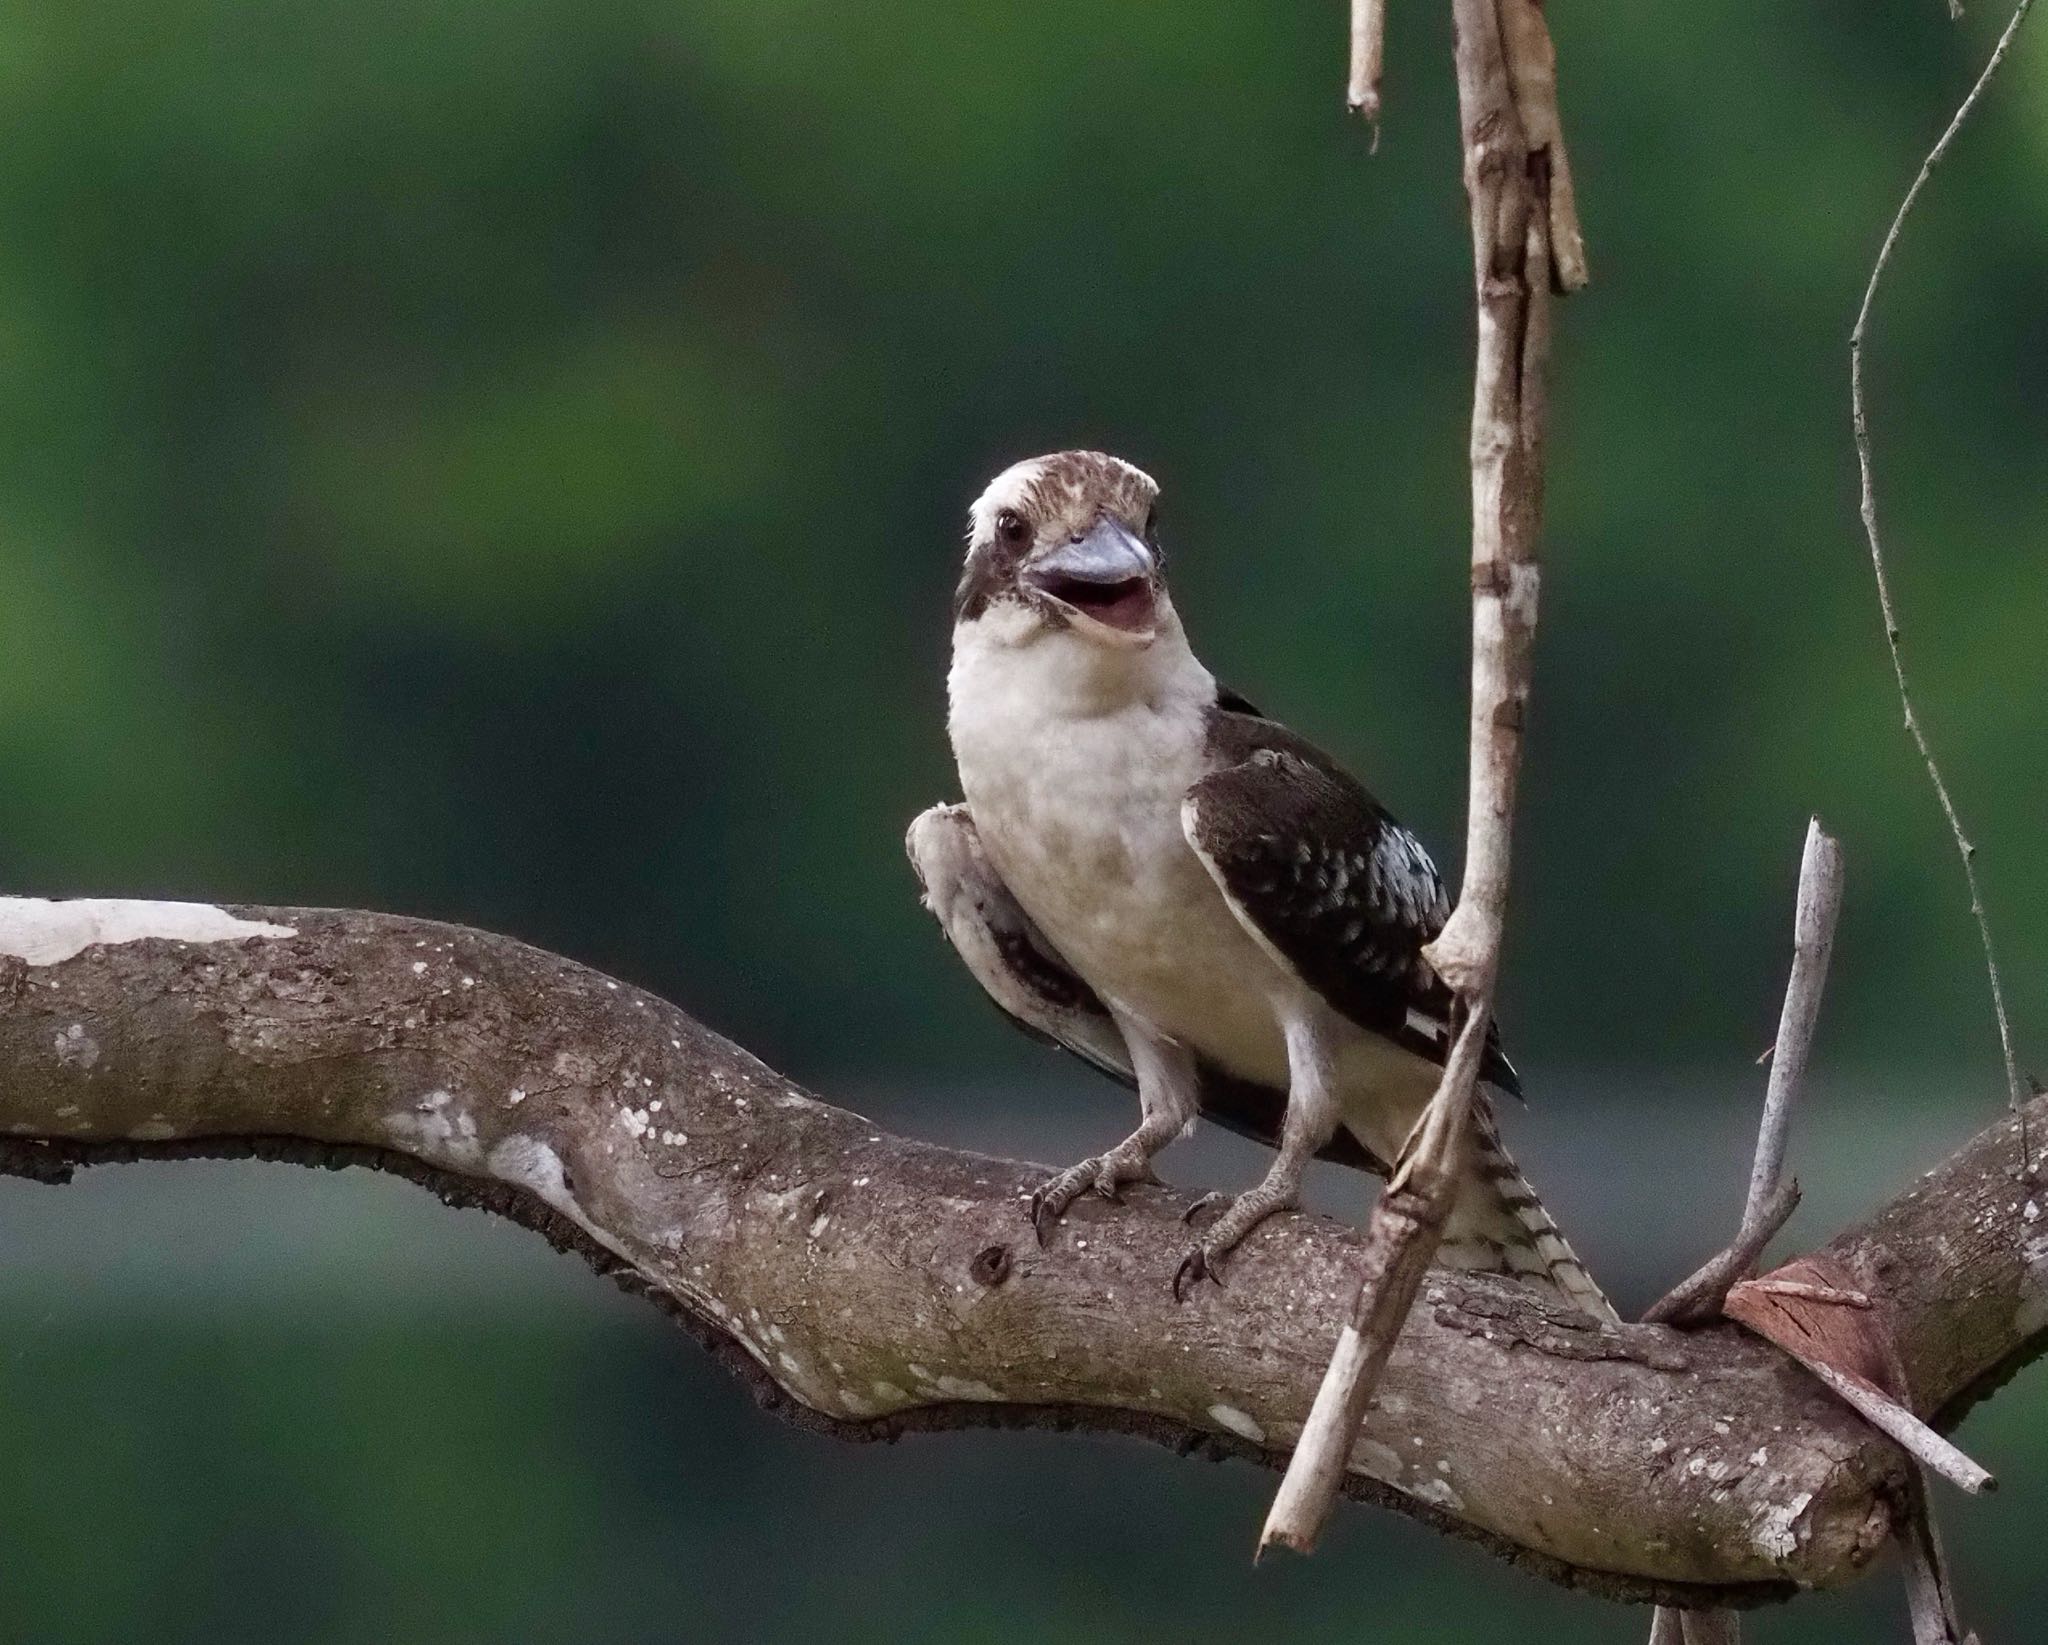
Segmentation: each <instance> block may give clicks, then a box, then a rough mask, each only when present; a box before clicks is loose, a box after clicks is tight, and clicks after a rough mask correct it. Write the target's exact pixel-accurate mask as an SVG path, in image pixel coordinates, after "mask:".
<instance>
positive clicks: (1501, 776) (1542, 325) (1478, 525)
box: [1259, 0, 1576, 1552]
mask: <svg viewBox="0 0 2048 1645" xmlns="http://www.w3.org/2000/svg"><path fill="white" fill-rule="evenodd" d="M1451 10H1452V19H1453V22H1454V23H1455V25H1456V34H1457V75H1458V111H1459V118H1460V127H1461V131H1462V135H1463V143H1464V177H1465V189H1466V193H1467V195H1468V197H1469V199H1470V203H1471V213H1472V253H1473V272H1474V285H1475V288H1476V291H1477V299H1478V314H1479V327H1478V332H1479V335H1478V349H1477V363H1476V366H1475V369H1474V374H1473V403H1472V452H1471V457H1472V640H1473V650H1472V709H1471V726H1470V736H1471V761H1470V774H1469V798H1468V800H1467V821H1466V845H1465V874H1464V882H1463V885H1462V887H1461V888H1460V891H1459V897H1458V905H1457V907H1456V908H1455V909H1454V910H1453V911H1452V914H1451V917H1450V919H1449V921H1448V922H1447V923H1446V924H1445V926H1444V929H1443V930H1442V931H1441V932H1440V933H1439V934H1438V936H1437V938H1436V940H1435V942H1433V943H1431V944H1430V945H1429V947H1428V948H1427V949H1425V950H1424V952H1425V954H1426V955H1427V956H1428V958H1429V961H1430V963H1431V964H1432V965H1433V966H1435V967H1436V969H1437V971H1438V973H1439V974H1440V975H1442V977H1443V978H1444V980H1445V982H1447V983H1448V984H1449V985H1450V987H1451V988H1452V990H1453V991H1454V993H1455V994H1456V996H1457V1000H1458V1005H1459V1012H1458V1022H1459V1030H1458V1037H1457V1040H1456V1043H1455V1044H1454V1045H1453V1047H1452V1049H1451V1055H1450V1057H1449V1059H1448V1060H1447V1062H1446V1063H1445V1066H1444V1073H1443V1079H1442V1082H1441V1083H1440V1084H1439V1085H1438V1087H1437V1091H1436V1095H1435V1096H1434V1097H1433V1098H1432V1099H1431V1100H1430V1106H1429V1109H1428V1111H1427V1113H1426V1114H1425V1115H1424V1118H1423V1122H1422V1124H1421V1126H1420V1127H1419V1128H1418V1131H1417V1134H1416V1135H1415V1136H1413V1137H1411V1138H1410V1139H1409V1143H1408V1146H1407V1148H1406V1149H1405V1150H1404V1152H1403V1157H1402V1161H1401V1165H1400V1169H1398V1170H1397V1171H1396V1172H1395V1173H1394V1178H1393V1180H1392V1181H1391V1182H1390V1183H1389V1184H1388V1185H1387V1191H1386V1193H1385V1194H1383V1195H1382V1196H1381V1197H1380V1201H1379V1204H1378V1205H1377V1206H1375V1207H1374V1210H1373V1215H1372V1220H1371V1222H1370V1224H1369V1226H1368V1228H1367V1233H1366V1253H1365V1261H1364V1264H1363V1275H1362V1282H1361V1284H1360V1286H1359V1290H1358V1294H1357V1297H1356V1299H1355V1301H1354V1303H1353V1305H1352V1310H1351V1314H1350V1318H1349V1320H1348V1321H1347V1323H1346V1325H1345V1327H1344V1329H1343V1332H1342V1334H1341V1336H1340V1337H1339V1339H1338V1344H1337V1349H1336V1352H1335V1354H1334V1355H1333V1356H1332V1358H1331V1361H1330V1368H1329V1370H1328V1371H1327V1372H1325V1373H1324V1377H1323V1383H1322V1387H1321V1388H1320V1389H1319V1391H1318V1392H1317V1394H1316V1399H1315V1404H1314V1406H1313V1408H1312V1409H1311V1411H1310V1413H1309V1420H1308V1423H1307V1425H1306V1426H1305V1427H1304V1429H1303V1431H1302V1436H1301V1439H1300V1441H1299V1442H1298V1443H1297V1445H1296V1447H1295V1452H1294V1456H1293V1459H1292V1460H1291V1461H1290V1462H1289V1464H1288V1469H1287V1476H1286V1478H1285V1479H1284V1480H1282V1481H1281V1485H1280V1490H1279V1493H1278V1494H1277V1495H1276V1496H1275V1498H1274V1501H1273V1507H1272V1511H1271V1512H1270V1513H1269V1514H1268V1515H1267V1517H1266V1525H1265V1529H1264V1531H1263V1533H1262V1534H1261V1536H1260V1539H1259V1547H1260V1550H1261V1551H1263V1550H1264V1549H1266V1548H1267V1547H1269V1546H1272V1545H1273V1544H1275V1543H1278V1544H1280V1545H1282V1546H1285V1547H1290V1548H1294V1549H1296V1550H1298V1551H1300V1552H1307V1551H1308V1550H1309V1549H1310V1548H1312V1547H1313V1546H1314V1545H1315V1539H1316V1537H1317V1535H1318V1534H1319V1533H1320V1531H1321V1529H1322V1526H1323V1522H1324V1521H1325V1520H1326V1519H1327V1518H1328V1517H1329V1512H1330V1508H1331V1506H1332V1504H1333V1503H1334V1502H1335V1500H1336V1495H1337V1488H1338V1485H1339V1483H1340V1482H1341V1481H1342V1479H1343V1476H1344V1469H1345V1465H1346V1463H1347V1461H1348V1460H1349V1457H1350V1454H1351V1447H1352V1444H1353V1442H1354V1440H1355V1439H1356V1437H1357V1433H1358V1427H1359V1423H1360V1422H1361V1420H1362V1419H1363V1417H1364V1414H1365V1410H1366V1408H1367V1406H1368V1405H1369V1403H1370V1402H1371V1398H1372V1392H1373V1388H1374V1386H1375V1384H1376V1383H1377V1381H1378V1379H1379V1375H1380V1372H1381V1370H1382V1369H1383V1368H1384V1366H1385V1364H1386V1360H1387V1356H1388V1354H1389V1353H1390V1352H1391V1351H1392V1349H1393V1345H1394V1339H1395V1338H1396V1337H1397V1336H1398V1335H1399V1334H1400V1330H1401V1325H1402V1322H1403V1321H1404V1320H1405V1319H1406V1318H1407V1315H1408V1309H1409V1307H1410V1305H1411V1304H1412V1303H1413V1301H1414V1298H1415V1293H1416V1290H1417V1288H1418V1287H1419V1286H1420V1284H1421V1282H1422V1275H1423V1272H1424V1270H1425V1269H1426V1268H1427V1267H1428V1265H1429V1260H1430V1258H1431V1257H1432V1256H1433V1255H1434V1254H1435V1252H1436V1248H1437V1245H1438V1243H1439V1241H1440V1240H1441V1239H1442V1236H1443V1226H1444V1220H1445V1218H1446V1217H1447V1216H1448V1215H1449V1214H1450V1210H1451V1206H1452V1203H1453V1201H1454V1200H1455V1198H1456V1193H1457V1184H1458V1176H1459V1168H1460V1165H1461V1163H1462V1160H1463V1158H1464V1150H1465V1148H1466V1146H1467V1144H1468V1142H1469V1131H1470V1117H1471V1108H1472V1103H1473V1088H1474V1085H1475V1084H1476V1081H1477V1078H1478V1071H1479V1065H1480V1062H1481V1059H1482V1054H1483V1050H1484V1047H1485V1044H1486V1026H1487V1022H1488V1020H1489V1019H1490V1017H1491V1014H1492V1009H1493V985H1494V978H1495V975H1496V974H1497V972H1498V969H1499V965H1500V937H1501V929H1502V924H1503V921H1504V919H1505V915H1506V908H1507V893H1508V865H1509V854H1510V836H1511V833H1512V825H1513V820H1514V812H1515V785H1516V778H1517V775H1518V773H1519V771H1520V767H1521V756H1522V723H1523V717H1524V710H1525V705H1526V704H1527V701H1528V696H1529V680H1530V659H1531V652H1532V642H1533V639H1534V635H1535V627H1536V596H1537V586H1538V574H1537V569H1536V540H1537V535H1538V528H1539V526H1540V524H1541V520H1542V513H1543V422H1544V410H1545V403H1544V393H1543V382H1544V371H1545V368H1546V365H1547V363H1548V359H1549V350H1550V317H1549V316H1550V308H1549V305H1550V293H1551V290H1552V288H1553V286H1554V285H1556V284H1558V283H1559V281H1558V274H1557V268H1556V264H1555V261H1554V259H1553V257H1552V253H1551V240H1550V225H1551V222H1552V220H1553V203H1552V200H1551V197H1550V192H1549V187H1550V180H1551V176H1552V171H1551V164H1550V155H1549V152H1548V150H1547V149H1545V148H1544V147H1543V146H1541V145H1540V144H1532V143H1531V141H1530V140H1529V137H1528V135H1527V132H1526V130H1525V126H1524V115H1523V114H1522V112H1521V109H1520V106H1519V105H1518V101H1517V87H1518V83H1519V85H1520V87H1521V88H1522V90H1523V93H1524V96H1525V98H1526V99H1527V100H1528V101H1529V102H1530V103H1531V106H1532V107H1538V108H1542V107H1544V106H1546V105H1547V110H1548V112H1547V113H1546V114H1545V115H1544V116H1543V118H1544V120H1545V121H1546V122H1547V124H1546V126H1545V129H1547V130H1551V131H1554V130H1555V129H1556V112H1555V87H1556V76H1555V68H1554V63H1553V61H1552V59H1551V56H1550V45H1549V36H1548V34H1547V33H1546V32H1544V30H1543V18H1542V13H1541V12H1540V11H1539V10H1537V9H1536V7H1535V5H1534V0H1453V3H1452V8H1451ZM1509 19H1512V21H1509ZM1518 51H1520V52H1524V53H1536V52H1539V51H1540V55H1541V59H1542V62H1541V67H1540V71H1538V70H1536V69H1528V70H1527V71H1526V72H1524V73H1522V75H1521V76H1520V80H1519V82H1518V81H1517V78H1516V73H1515V69H1514V67H1513V66H1512V65H1513V63H1514V61H1515V55H1516V53H1517V52H1518ZM1575 232H1576V231H1575Z"/></svg>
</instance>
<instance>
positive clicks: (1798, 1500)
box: [1750, 1491, 1813, 1560]
mask: <svg viewBox="0 0 2048 1645" xmlns="http://www.w3.org/2000/svg"><path fill="white" fill-rule="evenodd" d="M1812 1501H1813V1493H1812V1492H1811V1491H1801V1492H1800V1493H1799V1495H1797V1496H1796V1497H1794V1498H1793V1499H1792V1500H1791V1501H1790V1502H1785V1503H1775V1504H1773V1505H1771V1506H1769V1507H1767V1508H1765V1509H1764V1511H1763V1512H1762V1513H1761V1514H1759V1515H1758V1516H1757V1518H1756V1520H1755V1522H1754V1523H1753V1524H1752V1525H1751V1527H1750V1529H1751V1530H1752V1531H1753V1532H1754V1533H1755V1535H1756V1545H1757V1546H1758V1547H1759V1548H1761V1549H1763V1551H1764V1552H1765V1553H1767V1554H1769V1555H1770V1556H1771V1558H1773V1559H1781V1560H1782V1559H1790V1558H1791V1557H1792V1556H1793V1555H1794V1554H1796V1553H1797V1552H1798V1551H1799V1516H1800V1515H1801V1514H1803V1513H1805V1512H1806V1510H1807V1507H1808V1505H1809V1504H1811V1503H1812Z"/></svg>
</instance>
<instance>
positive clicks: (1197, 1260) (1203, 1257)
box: [1173, 1245, 1223, 1302]
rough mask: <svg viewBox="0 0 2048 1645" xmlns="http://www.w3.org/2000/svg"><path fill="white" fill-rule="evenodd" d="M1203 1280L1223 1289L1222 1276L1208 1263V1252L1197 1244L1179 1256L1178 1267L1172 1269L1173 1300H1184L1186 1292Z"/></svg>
mask: <svg viewBox="0 0 2048 1645" xmlns="http://www.w3.org/2000/svg"><path fill="white" fill-rule="evenodd" d="M1203 1280H1207V1281H1208V1282H1209V1283H1210V1284H1211V1285H1213V1286H1215V1287H1216V1288H1217V1289H1218V1290H1219V1291H1220V1290H1222V1289H1223V1276H1222V1275H1221V1274H1219V1273H1218V1272H1217V1271H1216V1269H1215V1268H1214V1267H1213V1266H1212V1265H1211V1264H1210V1261H1209V1253H1208V1252H1207V1251H1205V1250H1203V1249H1202V1247H1201V1246H1199V1245H1197V1246H1196V1247H1195V1248H1194V1249H1193V1250H1192V1251H1190V1252H1189V1253H1188V1254H1187V1255H1186V1256H1184V1257H1182V1258H1181V1262H1180V1267H1179V1268H1178V1269H1176V1270H1175V1271H1174V1276H1173V1300H1174V1301H1175V1302H1186V1301H1187V1300H1188V1292H1189V1291H1191V1290H1193V1289H1194V1287H1195V1286H1196V1285H1198V1284H1199V1283H1200V1282H1201V1281H1203Z"/></svg>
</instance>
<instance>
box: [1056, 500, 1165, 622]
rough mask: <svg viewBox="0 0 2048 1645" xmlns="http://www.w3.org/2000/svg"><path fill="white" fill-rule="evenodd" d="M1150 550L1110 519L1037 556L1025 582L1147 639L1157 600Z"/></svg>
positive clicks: (1096, 619)
mask: <svg viewBox="0 0 2048 1645" xmlns="http://www.w3.org/2000/svg"><path fill="white" fill-rule="evenodd" d="M1156 571H1157V565H1156V563H1155V562H1154V560H1153V558H1152V551H1151V550H1150V549H1149V548H1147V547H1146V546H1145V545H1144V544H1143V543H1142V542H1140V541H1139V540H1138V539H1137V538H1136V537H1134V536H1132V535H1131V533H1130V532H1128V531H1126V530H1125V529H1124V528H1123V527H1122V526H1120V525H1118V524H1116V523H1115V522H1114V521H1112V520H1098V521H1096V522H1095V525H1094V527H1093V529H1091V530H1090V531H1088V532H1087V533H1086V534H1085V535H1083V536H1080V537H1076V538H1074V539H1073V540H1072V541H1070V542H1065V543H1062V544H1060V546H1059V547H1057V548H1054V549H1049V550H1048V551H1047V552H1046V553H1044V554H1042V555H1040V556H1039V557H1038V559H1036V560H1034V561H1033V562H1032V563H1031V565H1030V566H1029V568H1028V569H1027V570H1026V571H1025V573H1024V578H1025V581H1027V582H1028V583H1030V584H1031V586H1032V587H1033V588H1035V589H1037V590H1038V591H1039V592H1040V593H1041V594H1044V595H1047V596H1049V597H1050V598H1052V599H1054V600H1057V601H1058V602H1059V603H1060V604H1061V605H1063V606H1065V607H1066V608H1067V609H1068V610H1069V611H1072V612H1074V613H1075V614H1076V615H1078V616H1080V617H1084V618H1086V619H1087V620H1088V621H1090V622H1093V623H1099V624H1101V625H1102V626H1103V627H1104V628H1111V629H1115V630H1116V631H1117V632H1119V633H1121V634H1128V635H1130V636H1132V637H1133V638H1145V639H1149V638H1151V636H1152V631H1153V627H1154V623H1155V619H1156V617H1157V614H1158V612H1157V607H1158V599H1159V589H1158V584H1157V582H1156V580H1155V576H1154V574H1155V572H1156Z"/></svg>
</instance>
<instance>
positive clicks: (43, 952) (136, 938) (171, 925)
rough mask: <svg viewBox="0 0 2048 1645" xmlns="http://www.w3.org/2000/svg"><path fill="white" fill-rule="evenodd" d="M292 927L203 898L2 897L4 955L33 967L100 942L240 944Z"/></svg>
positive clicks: (0, 945) (289, 933) (290, 932)
mask: <svg viewBox="0 0 2048 1645" xmlns="http://www.w3.org/2000/svg"><path fill="white" fill-rule="evenodd" d="M297 935H298V932H297V931H295V930H294V929H293V928H292V927H291V926H288V925H270V924H267V923H266V922H264V921H262V920H244V919H238V918H236V916H234V915H233V914H230V913H229V912H228V911H227V910H226V909H224V908H217V907H215V906H214V905H213V904H211V903H203V902H133V901H127V900H122V899H118V898H111V897H75V898H72V899H70V900H69V901H66V902H52V901H50V900H49V899H47V898H45V897H0V954H6V955H12V956H13V957H14V958H16V959H21V960H26V961H28V963H29V964H30V965H61V964H63V962H64V961H66V960H69V959H75V958H77V957H78V956H79V955H80V954H82V953H84V952H85V951H86V950H87V949H88V948H92V947H94V946H96V945H98V944H101V943H128V942H141V941H143V940H145V939H146V938H151V937H158V938H162V939H164V940H166V941H169V942H240V941H242V940H243V939H244V938H247V937H295V936H297Z"/></svg>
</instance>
